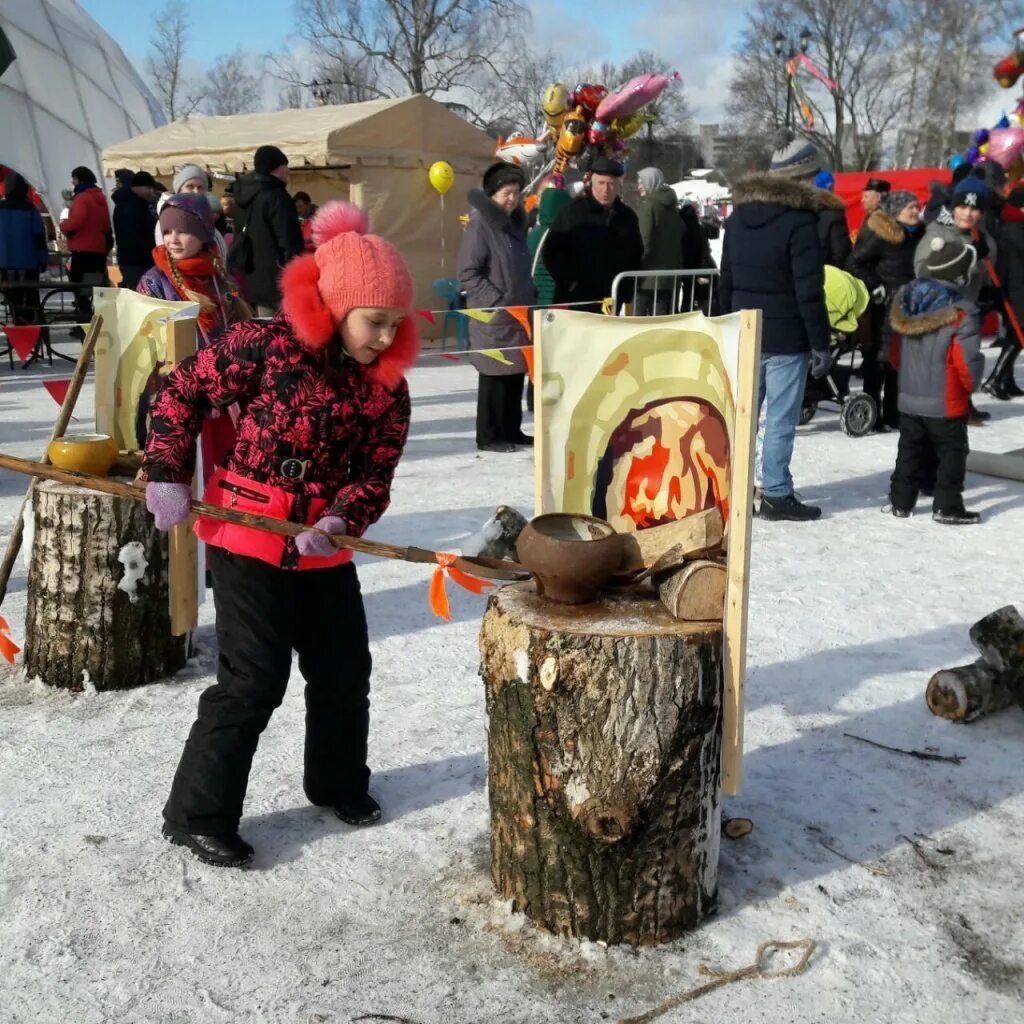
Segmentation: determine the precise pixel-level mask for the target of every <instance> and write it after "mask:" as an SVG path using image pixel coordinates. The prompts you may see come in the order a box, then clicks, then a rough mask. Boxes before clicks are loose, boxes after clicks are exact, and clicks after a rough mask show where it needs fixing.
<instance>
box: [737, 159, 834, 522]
mask: <svg viewBox="0 0 1024 1024" xmlns="http://www.w3.org/2000/svg"><path fill="white" fill-rule="evenodd" d="M820 166H821V164H820V154H819V153H818V151H817V148H816V147H815V146H814V145H813V144H812V143H809V142H806V141H805V140H801V139H798V140H797V141H795V142H793V143H791V144H790V145H789V146H788V147H786V149H784V150H781V151H780V152H778V153H776V154H775V155H774V156H773V157H772V170H771V172H770V173H768V174H757V175H751V176H750V177H748V178H744V179H742V180H740V181H738V182H736V187H735V188H734V189H733V199H734V201H735V204H736V208H735V210H734V211H733V213H732V215H731V216H730V217H729V219H728V220H727V221H726V222H725V243H724V246H723V249H722V273H721V282H720V289H721V291H720V294H721V303H722V312H723V313H729V312H735V311H736V310H740V309H760V310H761V311H762V316H763V318H764V320H763V324H762V328H761V378H760V390H759V398H758V408H760V406H761V405H762V404H764V403H765V402H767V405H768V411H767V419H766V422H765V429H764V444H763V446H762V449H761V464H762V477H763V483H764V493H763V497H762V499H761V509H760V515H761V517H762V518H764V519H787V520H793V521H797V522H800V521H804V520H810V519H817V518H819V517H820V515H821V509H820V508H816V507H814V506H812V505H804V504H803V503H802V502H800V501H798V500H797V498H796V496H795V495H794V493H793V477H792V476H791V475H790V472H789V463H790V460H791V459H792V457H793V444H794V441H795V439H796V427H797V424H798V422H799V420H800V408H801V405H802V403H803V397H804V386H805V385H806V383H807V369H808V366H809V367H810V369H811V373H812V374H813V375H814V376H815V377H823V376H824V375H825V374H826V373H828V370H829V366H830V365H831V357H830V355H829V323H828V313H827V312H826V310H825V296H824V292H825V263H824V261H823V259H822V255H821V245H820V244H819V242H818V210H819V209H820V200H819V199H818V190H817V189H814V188H812V187H811V186H810V185H806V184H803V183H802V182H801V181H800V180H799V179H801V178H808V176H809V175H808V170H810V174H813V173H814V172H815V171H816V170H817V169H818V168H819V167H820Z"/></svg>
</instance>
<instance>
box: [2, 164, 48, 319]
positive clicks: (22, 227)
mask: <svg viewBox="0 0 1024 1024" xmlns="http://www.w3.org/2000/svg"><path fill="white" fill-rule="evenodd" d="M46 258H47V257H46V228H45V227H44V225H43V218H42V217H41V216H40V214H39V211H38V210H37V209H36V206H35V203H33V202H32V200H31V199H29V197H28V182H27V181H25V179H24V178H23V177H22V176H21V175H20V174H16V173H15V172H14V171H9V172H8V173H7V176H6V178H5V179H4V198H3V199H0V281H4V282H9V281H26V282H35V281H38V280H39V273H40V271H42V270H45V269H46ZM6 298H7V302H8V303H9V304H10V307H11V314H12V317H13V320H14V323H15V324H38V323H42V307H41V306H40V303H39V290H38V289H37V288H31V287H29V288H9V289H7V291H6Z"/></svg>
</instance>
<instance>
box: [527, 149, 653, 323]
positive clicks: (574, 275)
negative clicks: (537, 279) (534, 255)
mask: <svg viewBox="0 0 1024 1024" xmlns="http://www.w3.org/2000/svg"><path fill="white" fill-rule="evenodd" d="M623 172H624V169H623V166H622V164H620V163H618V162H617V161H615V160H609V159H607V158H606V157H599V158H598V159H597V160H595V161H594V164H593V166H592V168H591V171H590V180H589V182H588V184H587V187H586V188H585V189H584V190H583V192H582V193H580V195H578V196H577V197H576V198H575V199H574V200H573V201H572V202H571V203H568V204H566V205H565V206H564V207H563V208H562V210H561V212H560V213H559V214H558V216H557V217H556V218H555V222H554V224H552V225H551V229H550V231H549V232H548V237H547V240H546V241H545V243H544V249H543V258H544V265H545V266H546V267H547V268H548V273H550V274H551V277H552V278H553V279H554V282H555V302H556V303H560V302H572V303H577V302H592V303H594V309H595V311H596V310H598V309H600V304H601V303H602V302H603V301H604V300H605V299H607V298H608V297H609V296H610V295H611V294H612V281H614V280H615V278H616V276H617V275H618V274H621V273H624V272H626V271H633V270H639V269H640V267H641V264H642V263H643V258H644V243H643V239H642V238H641V236H640V224H639V222H638V220H637V216H636V214H635V213H634V212H633V211H632V210H631V209H630V208H629V207H628V206H626V204H625V203H624V202H623V201H622V200H621V199H620V198H619V192H620V191H621V189H622V175H623ZM634 285H635V282H630V283H629V287H627V288H623V289H622V290H621V292H620V295H619V300H620V302H630V301H632V299H633V289H634Z"/></svg>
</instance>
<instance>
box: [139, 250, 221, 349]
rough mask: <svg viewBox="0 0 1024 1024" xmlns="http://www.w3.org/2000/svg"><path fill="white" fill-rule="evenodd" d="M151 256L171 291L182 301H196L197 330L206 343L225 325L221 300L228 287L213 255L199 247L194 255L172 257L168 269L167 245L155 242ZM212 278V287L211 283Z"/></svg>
mask: <svg viewBox="0 0 1024 1024" xmlns="http://www.w3.org/2000/svg"><path fill="white" fill-rule="evenodd" d="M153 259H154V260H155V261H156V265H157V266H158V267H159V268H160V270H161V271H162V272H163V274H164V276H165V277H166V278H167V280H168V281H170V282H171V285H172V287H173V288H174V290H175V291H176V292H177V293H178V295H179V296H181V300H182V302H198V303H199V330H200V331H201V332H202V334H203V338H204V339H205V340H206V343H207V344H209V343H210V342H211V341H212V340H213V338H215V337H216V336H217V334H218V333H220V331H222V330H223V329H224V328H225V327H227V325H228V313H227V310H226V308H225V305H224V299H225V297H226V295H227V292H228V287H229V286H228V284H227V282H226V281H225V280H224V279H223V278H222V277H221V276H220V274H219V273H218V271H217V267H216V265H215V264H214V261H213V255H212V254H211V253H210V252H208V251H207V250H206V249H203V250H202V251H201V252H199V253H198V254H197V255H195V256H189V257H188V258H186V259H183V260H175V261H174V268H173V269H172V267H171V259H170V257H169V256H168V255H167V248H166V247H165V246H163V245H158V246H157V247H156V248H155V249H154V250H153ZM174 270H177V276H175V274H174ZM215 279H216V282H217V283H216V286H215V285H214V280H215ZM179 282H180V283H179Z"/></svg>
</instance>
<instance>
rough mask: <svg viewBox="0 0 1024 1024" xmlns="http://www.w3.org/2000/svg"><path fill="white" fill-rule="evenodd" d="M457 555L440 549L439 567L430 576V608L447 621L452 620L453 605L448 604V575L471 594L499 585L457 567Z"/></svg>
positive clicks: (438, 554) (481, 592)
mask: <svg viewBox="0 0 1024 1024" xmlns="http://www.w3.org/2000/svg"><path fill="white" fill-rule="evenodd" d="M457 557H458V556H457V555H453V554H451V553H450V552H447V551H439V552H438V553H437V568H436V569H435V570H434V574H433V575H432V576H431V577H430V592H429V598H430V610H431V611H432V612H433V613H434V614H435V615H436V616H437V617H438V618H441V619H444V621H445V622H451V621H452V612H451V607H450V606H449V604H448V591H447V590H446V589H445V585H444V580H445V577H446V576H450V577H451V579H452V581H453V582H454V583H457V584H458V585H459V586H460V587H462V589H463V590H468V591H469V592H470V593H471V594H484V593H486V591H487V589H488V588H489V587H494V586H497V584H495V583H492V582H490V580H481V579H477V577H476V576H470V575H469V574H468V573H464V572H463V571H462V570H461V569H457V568H456V567H455V559H456V558H457Z"/></svg>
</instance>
